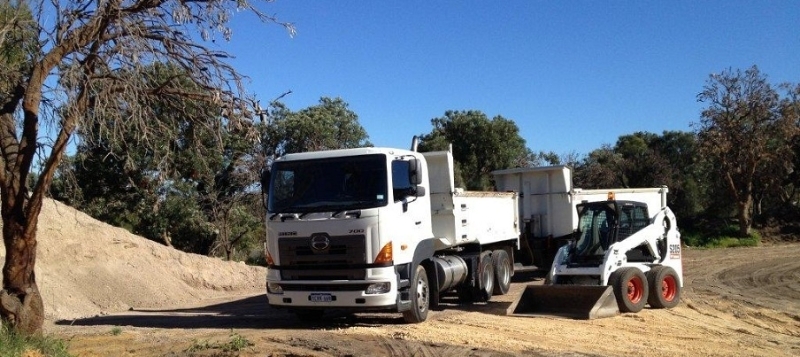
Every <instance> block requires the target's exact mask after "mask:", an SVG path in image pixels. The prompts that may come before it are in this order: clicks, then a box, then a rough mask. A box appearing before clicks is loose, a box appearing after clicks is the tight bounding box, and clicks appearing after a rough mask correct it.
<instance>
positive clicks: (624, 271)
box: [609, 268, 649, 312]
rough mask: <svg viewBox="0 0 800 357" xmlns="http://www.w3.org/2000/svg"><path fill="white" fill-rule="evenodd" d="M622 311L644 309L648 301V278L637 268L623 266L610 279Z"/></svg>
mask: <svg viewBox="0 0 800 357" xmlns="http://www.w3.org/2000/svg"><path fill="white" fill-rule="evenodd" d="M609 282H610V284H611V287H612V288H613V289H614V295H616V297H617V305H618V306H619V311H620V312H639V311H642V309H643V308H644V305H645V304H646V303H647V299H648V296H647V295H648V291H649V289H648V288H649V286H648V285H647V278H646V277H645V276H644V273H642V271H641V270H639V269H636V268H621V269H619V270H617V271H615V272H614V273H613V274H611V278H610V279H609Z"/></svg>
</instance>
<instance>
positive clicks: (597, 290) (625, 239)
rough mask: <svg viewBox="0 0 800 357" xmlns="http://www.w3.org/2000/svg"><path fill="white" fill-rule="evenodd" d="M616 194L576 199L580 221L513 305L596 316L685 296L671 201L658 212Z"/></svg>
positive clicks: (531, 311)
mask: <svg viewBox="0 0 800 357" xmlns="http://www.w3.org/2000/svg"><path fill="white" fill-rule="evenodd" d="M613 198H614V197H613V195H612V194H610V195H609V200H607V201H600V202H583V203H581V204H578V205H577V206H576V207H577V210H578V218H579V219H578V229H577V231H576V232H575V233H574V235H573V237H572V239H571V240H570V242H569V243H568V244H566V245H564V246H562V247H561V248H560V249H559V250H558V253H557V254H556V256H555V259H554V261H553V265H552V268H551V269H550V272H549V273H548V276H547V279H546V283H545V285H529V286H528V287H526V289H525V291H524V292H523V294H522V296H521V297H520V299H519V301H518V302H517V303H516V304H514V305H512V307H511V308H510V309H509V312H510V313H512V314H517V315H562V316H567V317H574V318H585V319H593V318H598V317H608V316H613V315H616V314H618V313H619V312H639V311H640V310H642V308H644V306H645V305H646V304H649V305H650V306H651V307H652V308H671V307H674V306H676V305H677V304H678V302H679V300H680V295H681V289H682V287H683V271H682V270H683V269H682V264H681V243H680V233H679V232H678V229H677V225H676V220H675V215H674V214H673V213H672V211H671V210H670V209H669V207H666V205H662V207H660V209H658V210H657V211H656V212H654V214H652V215H651V213H650V212H649V210H648V206H647V204H645V203H641V202H633V201H617V200H614V199H613ZM512 309H513V310H512Z"/></svg>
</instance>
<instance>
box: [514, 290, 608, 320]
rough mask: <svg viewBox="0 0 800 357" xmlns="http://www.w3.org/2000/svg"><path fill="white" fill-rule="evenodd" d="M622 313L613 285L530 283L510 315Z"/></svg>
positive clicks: (581, 316) (579, 316)
mask: <svg viewBox="0 0 800 357" xmlns="http://www.w3.org/2000/svg"><path fill="white" fill-rule="evenodd" d="M618 314H619V307H617V300H616V298H615V296H614V291H613V290H612V289H611V287H610V286H589V285H528V286H526V287H525V291H523V292H522V295H520V297H519V299H517V301H516V302H514V303H513V304H511V306H509V308H508V310H507V311H506V315H518V316H562V317H569V318H574V319H585V320H591V319H597V318H603V317H611V316H614V315H618Z"/></svg>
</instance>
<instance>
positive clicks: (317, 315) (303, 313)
mask: <svg viewBox="0 0 800 357" xmlns="http://www.w3.org/2000/svg"><path fill="white" fill-rule="evenodd" d="M294 314H295V316H297V319H298V320H300V321H303V322H317V321H320V320H322V316H323V315H325V310H317V309H304V310H295V311H294Z"/></svg>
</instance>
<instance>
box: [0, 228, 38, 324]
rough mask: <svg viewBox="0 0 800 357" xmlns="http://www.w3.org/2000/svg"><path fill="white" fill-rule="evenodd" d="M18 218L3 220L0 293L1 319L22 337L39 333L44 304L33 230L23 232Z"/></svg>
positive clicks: (23, 229)
mask: <svg viewBox="0 0 800 357" xmlns="http://www.w3.org/2000/svg"><path fill="white" fill-rule="evenodd" d="M20 216H21V215H12V216H8V217H3V240H4V243H5V247H6V259H5V265H4V266H3V290H0V316H2V318H3V319H4V320H5V322H6V323H8V324H9V325H10V326H11V327H12V328H14V329H15V330H17V331H18V332H20V333H23V334H25V335H31V334H36V333H40V332H41V330H42V324H43V323H44V303H43V302H42V296H41V294H39V287H38V286H37V285H36V276H35V274H34V265H35V263H36V231H35V230H33V232H32V233H28V234H26V233H25V222H24V220H23V222H20V220H19V218H20Z"/></svg>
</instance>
